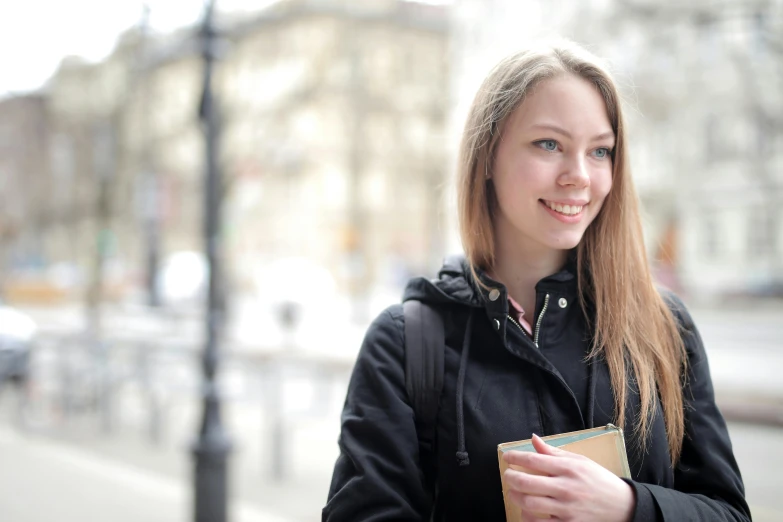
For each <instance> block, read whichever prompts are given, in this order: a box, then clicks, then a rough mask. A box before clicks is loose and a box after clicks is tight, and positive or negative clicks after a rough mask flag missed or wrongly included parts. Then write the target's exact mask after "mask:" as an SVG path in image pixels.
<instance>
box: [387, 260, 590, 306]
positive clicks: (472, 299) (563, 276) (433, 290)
mask: <svg viewBox="0 0 783 522" xmlns="http://www.w3.org/2000/svg"><path fill="white" fill-rule="evenodd" d="M476 272H477V273H478V276H479V278H481V280H482V282H483V283H484V284H485V285H486V286H489V287H497V286H502V285H500V283H498V282H497V281H494V280H492V279H491V278H490V277H489V276H487V274H486V273H485V272H484V271H483V270H481V269H477V270H476ZM576 274H577V270H576V256H575V255H574V252H572V253H571V254H570V255H569V256H568V261H567V263H566V265H565V266H564V267H563V269H562V270H560V271H559V272H557V273H555V274H552V275H551V276H548V277H546V278H544V279H542V280H541V281H539V283H538V284H537V285H536V289H545V288H547V287H549V288H551V287H552V286H558V287H560V288H562V287H563V285H567V286H573V287H574V289H576V283H577V277H576ZM487 291H488V290H487V289H484V288H482V287H481V286H479V285H478V284H477V283H476V281H475V279H474V278H473V274H472V273H471V271H470V263H468V260H467V259H466V258H465V256H464V255H454V256H449V257H447V258H446V260H445V261H444V263H443V266H442V267H441V269H440V270H439V271H438V277H437V278H435V279H427V278H426V277H416V278H413V279H411V280H410V281H409V282H408V285H407V286H406V287H405V291H404V293H403V297H402V300H403V301H410V300H417V301H421V302H423V303H430V304H461V305H466V306H471V307H476V308H480V307H483V306H484V304H485V303H486V300H487Z"/></svg>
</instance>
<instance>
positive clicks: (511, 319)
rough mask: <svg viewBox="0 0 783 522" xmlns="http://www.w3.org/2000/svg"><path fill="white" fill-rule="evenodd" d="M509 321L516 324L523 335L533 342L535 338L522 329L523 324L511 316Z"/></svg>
mask: <svg viewBox="0 0 783 522" xmlns="http://www.w3.org/2000/svg"><path fill="white" fill-rule="evenodd" d="M508 320H509V321H511V322H512V323H514V324H515V325H516V326H517V328H519V329H520V330H522V333H523V334H524V335H525V337H529V338H530V340H531V341H532V340H533V336H532V335H530V334H529V333H527V330H525V329H524V328H522V325H521V324H519V323H518V322H517V321H516V319H514V318H513V317H511V316H510V315H509V316H508Z"/></svg>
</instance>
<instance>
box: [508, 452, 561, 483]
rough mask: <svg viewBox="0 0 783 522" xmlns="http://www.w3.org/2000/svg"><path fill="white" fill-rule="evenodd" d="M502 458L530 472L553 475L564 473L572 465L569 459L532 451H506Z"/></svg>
mask: <svg viewBox="0 0 783 522" xmlns="http://www.w3.org/2000/svg"><path fill="white" fill-rule="evenodd" d="M503 458H504V459H505V460H506V462H507V463H508V464H510V465H516V466H519V467H522V468H524V469H525V470H526V471H529V472H531V473H537V474H539V475H550V476H553V477H559V476H561V475H564V474H565V473H566V472H567V471H568V470H569V469H570V468H571V467H572V465H573V461H571V459H564V458H562V457H555V456H553V455H544V454H541V453H533V452H532V451H507V452H506V453H504V454H503Z"/></svg>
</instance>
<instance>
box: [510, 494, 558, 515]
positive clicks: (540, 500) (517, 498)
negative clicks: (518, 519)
mask: <svg viewBox="0 0 783 522" xmlns="http://www.w3.org/2000/svg"><path fill="white" fill-rule="evenodd" d="M508 498H509V500H511V502H513V503H514V505H516V506H517V507H519V508H520V509H521V510H522V511H525V512H527V513H530V514H533V515H534V516H536V517H537V518H547V516H549V517H552V518H557V516H558V515H559V514H561V513H562V507H561V506H560V503H559V502H558V501H557V500H555V499H553V498H550V497H542V496H540V495H528V494H526V493H520V492H519V491H509V492H508ZM524 520H527V519H526V518H525V519H524Z"/></svg>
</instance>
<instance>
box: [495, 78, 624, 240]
mask: <svg viewBox="0 0 783 522" xmlns="http://www.w3.org/2000/svg"><path fill="white" fill-rule="evenodd" d="M614 144H615V136H614V132H612V126H611V124H610V122H609V117H608V115H607V111H606V104H605V103H604V100H603V98H602V97H601V95H600V94H599V92H598V90H597V89H596V87H595V86H594V85H593V84H591V83H589V82H588V81H586V80H584V79H582V78H578V77H576V76H572V75H564V76H560V77H556V78H552V79H549V80H545V81H543V82H541V83H540V84H538V85H537V86H536V87H535V88H534V89H533V91H532V92H530V93H528V95H527V97H526V98H525V101H524V102H522V104H521V105H520V106H519V107H517V109H516V110H515V111H514V112H513V113H512V114H511V116H510V117H509V118H508V119H507V120H506V122H505V125H504V127H503V130H502V134H501V136H500V142H499V143H498V148H497V151H496V156H495V164H494V170H493V172H492V182H493V183H494V185H495V192H496V194H497V200H498V204H499V205H498V206H499V208H498V212H496V215H495V217H494V226H495V233H496V236H497V240H498V241H499V242H501V243H503V242H505V241H512V242H514V243H515V245H516V246H518V247H522V248H526V249H527V248H532V249H535V250H540V249H541V247H543V248H544V249H555V250H568V249H571V248H574V247H575V246H576V245H577V244H579V241H581V239H582V236H583V235H584V232H585V230H586V229H587V227H588V225H590V223H591V222H592V221H593V219H595V217H596V216H597V215H598V211H599V210H601V205H602V204H603V202H604V199H605V198H606V196H607V194H608V193H609V190H610V189H611V187H612V149H613V147H614ZM501 246H502V245H501Z"/></svg>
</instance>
